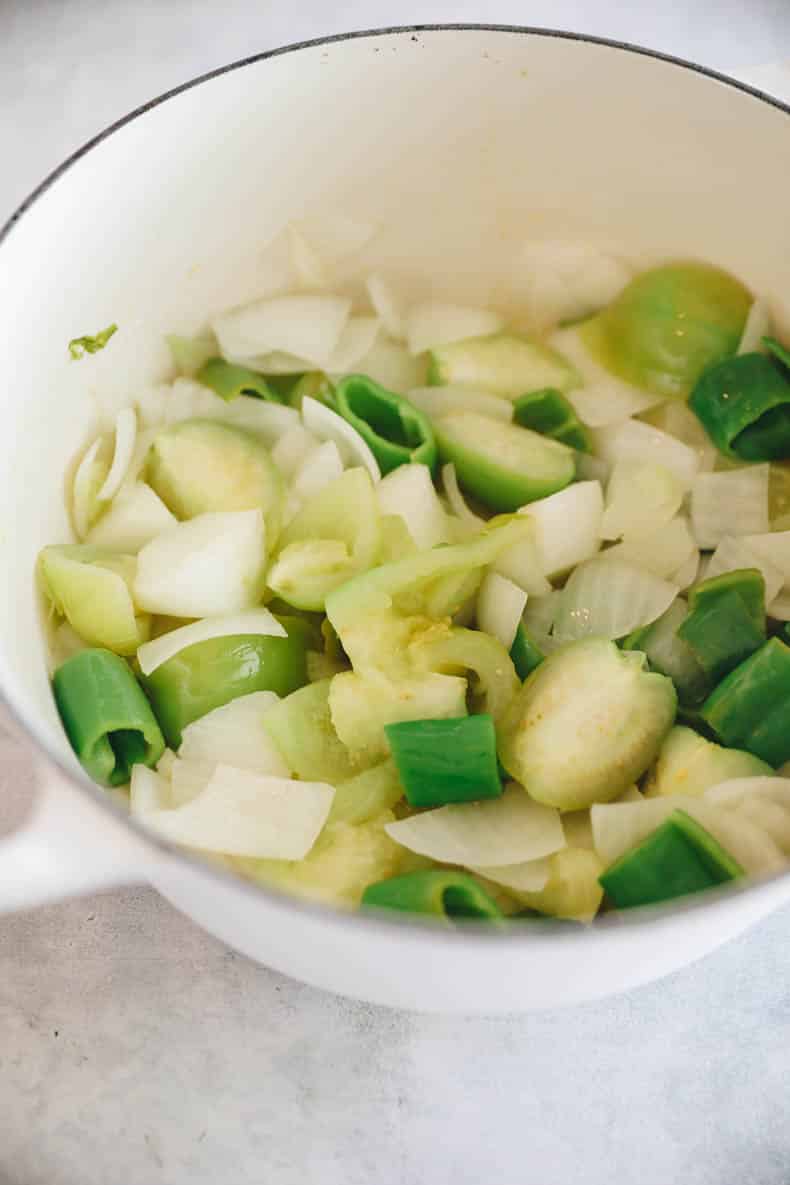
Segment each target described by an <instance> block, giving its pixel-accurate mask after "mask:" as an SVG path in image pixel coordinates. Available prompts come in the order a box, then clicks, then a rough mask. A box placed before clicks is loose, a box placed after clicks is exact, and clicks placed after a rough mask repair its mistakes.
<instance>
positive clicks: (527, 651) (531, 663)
mask: <svg viewBox="0 0 790 1185" xmlns="http://www.w3.org/2000/svg"><path fill="white" fill-rule="evenodd" d="M510 657H511V659H512V661H513V666H514V667H515V668H516V674H517V675H518V677H519V679H521V680H522V682H523V680H524V679H526V678H527V677H528V676H529V675H531V674H532V672H533V671H534V670H535V667H539V666H540V664H541V663H542V662H543V659H544V657H545V655H543V654H542V653H541V651H540V650H539V649H538V647H537V646H536V645H535V643H534V642H533V640H532V638H531V637H530V636H529V633H528V631H527V629H526V627H525V626H524V623H523V622H519V625H518V628H517V630H516V636H515V638H514V639H513V645H512V646H511V647H510Z"/></svg>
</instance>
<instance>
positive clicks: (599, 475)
mask: <svg viewBox="0 0 790 1185" xmlns="http://www.w3.org/2000/svg"><path fill="white" fill-rule="evenodd" d="M610 468H611V466H610V465H608V464H607V463H606V461H603V460H601V458H600V457H594V456H593V455H592V453H583V452H581V451H578V450H577V452H576V480H577V481H599V482H600V483H601V486H605V485H606V482H607V479H608V477H609V470H610Z"/></svg>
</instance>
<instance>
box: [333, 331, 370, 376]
mask: <svg viewBox="0 0 790 1185" xmlns="http://www.w3.org/2000/svg"><path fill="white" fill-rule="evenodd" d="M380 328H381V321H380V320H379V319H378V317H349V319H348V320H347V321H346V324H345V326H344V328H343V332H342V333H341V335H340V339H339V341H338V343H337V345H336V346H335V348H334V350H333V351H332V356H331V358H330V359H329V360H328V362H327V364H326V370H327V373H328V374H330V375H344V374H349V373H350V372H351V371H353V370H355V369H356V368H357V364H358V363H359V362H360V360H361V359H363V358H365V357H366V356H367V355H368V354H369V353H370V351H371V350H372V349H373V346H374V345H375V342H376V338H377V337H378V335H379V329H380Z"/></svg>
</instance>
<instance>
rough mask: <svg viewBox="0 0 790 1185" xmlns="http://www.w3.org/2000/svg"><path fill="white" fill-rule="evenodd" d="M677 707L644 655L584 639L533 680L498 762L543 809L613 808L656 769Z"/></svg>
mask: <svg viewBox="0 0 790 1185" xmlns="http://www.w3.org/2000/svg"><path fill="white" fill-rule="evenodd" d="M675 705H676V697H675V689H674V687H673V686H672V683H671V681H670V680H669V679H667V678H665V677H664V676H663V675H658V674H653V673H650V672H648V671H647V670H645V658H644V655H641V654H637V653H636V652H623V651H620V650H618V649H617V647H616V646H615V645H614V644H613V643H611V642H607V641H604V640H602V639H600V638H590V639H585V640H584V641H581V642H576V643H574V644H572V645H569V646H564V647H563V648H562V649H560V650H558V651H557V652H556V654H551V655H549V656H548V657H547V658H546V659H545V660H544V661H543V662H542V663H541V664H540V666H538V667H537V668H536V670H535V671H534V672H533V673H532V675H530V677H529V679H527V681H526V683H525V684H524V686H523V687H522V689H521V691H520V692H519V694H518V695H517V696H516V698H515V699H514V700H513V703H512V704H511V707H510V709H509V711H508V712H507V713H506V716H505V719H504V721H503V724H502V728H501V731H500V738H499V757H500V760H501V762H502V764H503V765H504V767H505V769H506V770H507V771H508V773H509V774H511V776H512V777H514V778H516V779H517V780H518V781H519V782H521V784H522V785H523V786H524V787H525V788H526V790H527V792H528V793H529V794H530V795H531V796H532V797H533V798H534V799H535V800H536V801H537V802H542V803H546V804H547V805H550V806H557V807H560V808H561V809H562V810H575V809H578V808H580V807H585V806H589V805H590V804H591V803H594V802H609V801H611V799H613V798H616V797H617V795H618V794H621V793H622V792H623V790H625V789H626V787H627V786H629V785H631V783H633V782H635V781H636V780H637V778H639V777H641V776H642V774H643V773H644V772H645V770H646V769H647V768H648V767H649V766H650V764H651V763H652V761H653V760H654V758H655V756H656V754H657V753H658V751H659V748H660V746H661V743H662V741H663V739H664V737H665V736H666V734H667V732H668V731H669V729H670V727H671V726H672V724H673V723H674V718H675ZM488 863H492V861H488Z"/></svg>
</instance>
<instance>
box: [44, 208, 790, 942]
mask: <svg viewBox="0 0 790 1185" xmlns="http://www.w3.org/2000/svg"><path fill="white" fill-rule="evenodd" d="M330 237H331V236H330ZM345 237H346V239H347V240H349V239H350V247H349V248H348V249H349V250H352V251H359V250H360V249H361V247H362V246H363V241H362V240H363V239H364V237H365V236H364V235H362V236H360V235H352V234H350V231H349V226H348V225H346V233H345ZM325 239H326V236H324V240H325ZM285 241H286V242H287V243H288V244H289V248H290V252H291V263H290V266H291V268H292V274H293V280H294V283H293V285H292V286H291V287H290V288H287V289H285V290H282V291H280V292H278V293H277V294H276V295H274V296H267V297H266V298H265V299H262V300H259V301H256V302H254V303H252V304H247V305H244V306H243V307H239V308H235V309H231V310H230V311H228V312H226V313H224V314H222V315H220V316H218V317H216V318H215V319H214V321H213V322H212V323H211V325H210V326H208V327H206V328H205V329H204V330H203V331H201V332H200V333H198V335H197V336H189V337H172V338H170V339H168V340H169V345H170V349H171V352H172V356H173V362H174V367H175V371H176V375H177V377H175V379H174V381H172V382H171V383H170V384H168V385H164V386H159V387H157V388H154V389H151V390H145V391H138V392H134V391H132V392H130V396H129V399H128V400H127V405H126V406H124V407H121V408H120V409H117V408H116V409H114V414H113V416H112V419H111V420H110V421H109V422H108V423H107V424H106V425H105V426H104V428H103V430H102V431H101V432H100V433H99V434H98V436H96V437H95V439H93V440H92V441H91V442H90V443H89V445H88V447H87V449H86V450H85V452H84V454H83V456H82V457H81V458H80V459H79V464H78V465H77V468H76V471H75V473H74V477H73V480H72V483H71V491H70V506H69V510H70V513H71V518H72V523H73V527H74V533H75V536H76V538H77V540H78V542H71V543H60V544H55V545H53V546H50V547H46V548H44V550H43V551H42V553H41V555H40V558H39V564H38V575H39V580H40V585H41V588H42V590H43V594H44V596H45V598H46V601H47V604H48V608H49V622H50V626H51V631H50V632H51V654H52V667H53V680H52V685H53V691H54V695H55V700H56V703H57V706H58V710H59V712H60V715H61V718H62V721H63V726H64V728H65V730H66V733H67V735H68V737H69V740H70V742H71V744H72V746H73V748H74V751H75V753H76V755H77V757H78V758H79V760H80V761H81V763H82V765H83V766H84V768H85V770H86V771H87V772H88V774H89V775H90V776H91V777H92V778H93V779H95V780H96V781H97V782H99V783H101V784H102V785H104V786H106V787H114V788H117V789H116V790H115V791H114V793H116V794H120V795H123V796H125V797H128V802H129V808H130V810H131V812H132V814H133V815H134V816H135V817H136V818H137V819H139V820H140V822H141V823H143V824H145V825H147V826H148V827H150V828H151V829H153V830H154V831H156V832H157V833H159V834H160V835H161V836H164V837H165V838H167V839H169V840H171V841H173V842H175V843H178V844H181V845H184V846H185V847H187V848H190V849H193V850H197V851H200V852H203V853H205V854H207V855H209V856H210V858H212V859H214V860H216V861H218V862H220V863H222V864H224V865H226V866H227V867H229V868H231V869H233V870H235V871H236V872H238V873H239V874H240V875H242V876H244V877H247V878H250V879H252V880H256V881H260V882H263V883H266V884H271V885H274V886H277V887H279V888H281V889H283V890H286V891H288V892H291V893H295V894H299V895H301V896H306V897H309V898H313V899H318V900H322V901H325V902H328V903H332V904H336V905H343V906H357V905H360V904H361V905H362V907H363V908H366V909H371V910H373V909H376V910H399V911H405V912H407V913H412V914H427V915H431V916H433V917H436V918H439V919H443V920H445V921H446V922H453V921H455V920H457V919H464V918H473V919H479V920H480V919H482V920H484V921H485V922H487V923H492V924H494V925H497V926H504V925H511V924H521V925H524V924H529V921H530V919H533V920H534V919H535V918H536V917H538V916H539V915H549V916H553V917H557V918H567V919H574V920H577V921H589V920H590V919H592V918H593V917H594V916H595V915H596V914H597V913H598V912H599V911H601V910H607V909H628V908H631V907H633V906H639V905H646V904H652V903H656V902H661V901H666V900H668V899H670V898H675V897H680V896H683V895H685V894H689V893H692V892H696V891H698V890H701V889H705V888H708V887H711V886H716V885H721V884H723V883H724V882H727V881H731V880H734V879H737V878H740V877H744V876H760V875H766V874H769V873H771V872H774V871H775V870H777V869H780V868H782V867H784V866H785V865H786V864H787V861H788V856H790V780H788V779H786V778H785V777H784V776H783V768H782V767H783V766H784V764H785V763H787V762H790V633H788V630H789V629H790V626H788V625H787V624H785V623H787V622H790V468H788V467H787V465H786V462H788V461H790V354H788V351H787V349H786V348H785V347H784V346H782V344H781V343H780V341H779V340H778V339H777V337H776V336H772V333H774V334H775V333H777V332H778V327H777V326H774V325H772V324H771V316H770V311H769V308H768V306H767V304H766V303H765V302H764V301H763V300H761V299H757V298H755V296H754V295H753V294H752V293H751V292H749V291H748V289H747V288H746V287H745V286H744V285H743V283H741V282H740V280H738V279H737V278H736V277H734V276H732V275H730V274H728V273H727V272H725V271H723V270H721V269H720V268H718V267H715V266H711V265H709V264H703V263H698V262H692V261H685V260H681V261H671V262H668V263H664V264H661V265H659V266H654V267H652V268H650V269H648V270H642V271H639V272H634V271H633V270H632V269H630V268H629V267H627V266H626V264H625V263H624V262H623V261H622V260H620V259H616V258H614V257H611V256H608V255H604V254H602V253H601V252H599V251H597V250H595V249H593V248H591V247H579V246H576V245H572V244H549V243H544V244H537V245H533V247H532V249H531V250H528V251H527V252H526V253H525V257H524V259H525V262H524V267H525V269H526V273H527V279H528V285H527V288H528V291H529V301H528V302H527V303H528V304H529V310H527V308H526V307H525V313H524V315H525V320H523V321H521V320H519V318H518V317H514V316H513V315H512V314H511V315H510V318H509V320H508V321H507V322H506V321H505V319H504V318H503V317H501V316H500V315H499V313H498V312H497V311H495V310H492V309H486V308H470V307H467V306H460V305H457V304H451V303H443V302H440V301H437V300H431V301H423V302H417V303H411V304H407V303H406V302H405V301H404V300H403V299H402V297H401V296H400V295H399V294H398V292H397V291H396V289H395V288H394V286H393V285H392V283H391V282H390V281H388V280H387V279H386V278H385V277H384V276H383V275H380V274H373V275H369V276H368V277H367V280H366V285H365V287H366V292H367V295H366V299H365V302H364V304H363V303H362V302H360V301H359V292H360V291H362V290H363V288H362V286H360V285H359V284H357V285H356V287H355V288H354V289H353V290H354V292H355V300H354V301H352V298H351V297H350V296H348V295H346V294H345V288H344V287H343V285H342V284H339V283H338V284H333V281H332V266H333V262H334V264H335V265H336V258H335V257H332V258H324V257H323V256H322V255H321V254H320V253H319V252H318V251H317V250H316V244H315V242H312V241H311V239H310V237H309V235H305V234H304V233H303V232H302V231H301V230H299V229H298V228H296V227H290V228H288V230H287V232H286V240H285ZM346 272H348V269H346ZM542 293H543V294H545V299H541V294H542ZM365 305H366V306H367V307H365ZM114 332H115V326H110V328H109V329H108V330H107V331H106V332H105V333H104V334H101V335H99V337H97V338H90V337H82V338H75V339H74V341H73V342H72V343H71V344H70V348H71V349H72V351H73V352H74V353H75V354H82V353H83V352H85V351H87V352H88V353H92V352H94V351H95V350H97V349H99V348H100V346H105V345H106V346H107V350H106V352H105V356H104V359H103V360H102V361H104V360H106V357H107V356H108V355H111V353H112V350H113V348H117V343H116V342H111V341H110V340H109V339H110V337H111V336H112V334H113V333H114ZM122 335H123V326H121V328H120V329H119V330H118V340H120V339H121V337H122ZM75 343H76V345H75ZM93 365H95V363H94V362H93V361H91V360H90V359H86V360H85V361H84V362H83V366H84V367H85V369H86V372H88V371H89V368H90V367H91V366H93ZM509 919H514V920H513V921H512V922H511V921H510V920H509Z"/></svg>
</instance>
